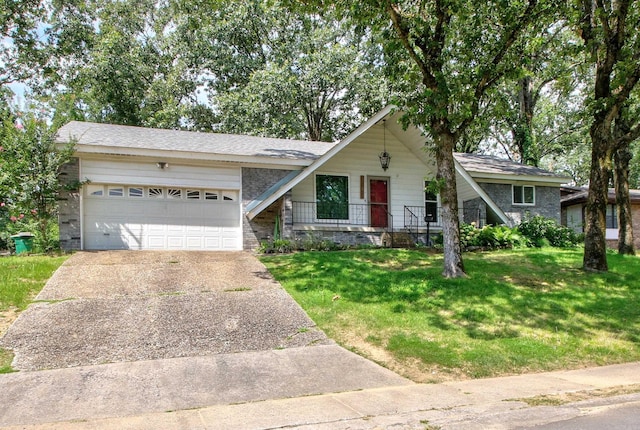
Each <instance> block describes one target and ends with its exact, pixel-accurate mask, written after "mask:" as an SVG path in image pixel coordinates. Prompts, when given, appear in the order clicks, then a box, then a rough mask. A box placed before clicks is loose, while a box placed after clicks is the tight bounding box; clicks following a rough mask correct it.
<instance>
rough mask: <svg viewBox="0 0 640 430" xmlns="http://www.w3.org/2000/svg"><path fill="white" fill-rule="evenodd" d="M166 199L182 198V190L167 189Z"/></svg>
mask: <svg viewBox="0 0 640 430" xmlns="http://www.w3.org/2000/svg"><path fill="white" fill-rule="evenodd" d="M167 198H168V199H181V198H182V190H181V189H180V188H169V189H167Z"/></svg>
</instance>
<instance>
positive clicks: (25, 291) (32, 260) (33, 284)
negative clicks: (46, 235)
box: [0, 256, 69, 311]
mask: <svg viewBox="0 0 640 430" xmlns="http://www.w3.org/2000/svg"><path fill="white" fill-rule="evenodd" d="M67 258H69V257H68V256H57V257H50V256H28V257H18V256H13V257H1V258H0V311H2V310H6V309H7V308H9V307H16V308H18V309H20V310H24V309H25V308H26V307H27V305H28V304H29V303H31V299H32V298H33V297H34V296H35V295H36V294H38V292H40V290H41V289H42V287H44V284H45V283H46V282H47V280H48V279H49V278H50V277H51V275H52V274H53V272H55V271H56V269H57V268H58V267H60V265H61V264H62V263H64V262H65V260H66V259H67Z"/></svg>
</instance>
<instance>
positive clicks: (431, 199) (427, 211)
mask: <svg viewBox="0 0 640 430" xmlns="http://www.w3.org/2000/svg"><path fill="white" fill-rule="evenodd" d="M424 220H425V222H438V194H436V193H434V192H433V188H432V186H431V181H425V182H424Z"/></svg>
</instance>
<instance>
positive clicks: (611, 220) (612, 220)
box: [606, 205, 618, 229]
mask: <svg viewBox="0 0 640 430" xmlns="http://www.w3.org/2000/svg"><path fill="white" fill-rule="evenodd" d="M606 220H607V228H611V229H615V228H618V211H617V208H616V205H607V215H606Z"/></svg>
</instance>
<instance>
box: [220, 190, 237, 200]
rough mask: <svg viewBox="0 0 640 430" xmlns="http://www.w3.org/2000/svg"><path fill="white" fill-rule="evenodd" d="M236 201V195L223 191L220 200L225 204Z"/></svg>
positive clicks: (232, 192) (233, 192)
mask: <svg viewBox="0 0 640 430" xmlns="http://www.w3.org/2000/svg"><path fill="white" fill-rule="evenodd" d="M237 199H238V195H237V193H236V192H235V191H223V192H222V200H224V201H227V202H235V201H236V200H237Z"/></svg>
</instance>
